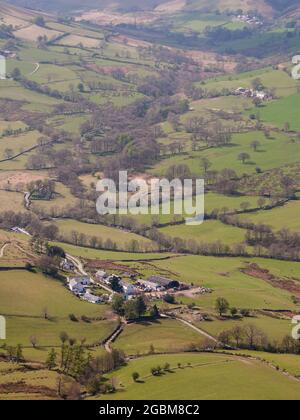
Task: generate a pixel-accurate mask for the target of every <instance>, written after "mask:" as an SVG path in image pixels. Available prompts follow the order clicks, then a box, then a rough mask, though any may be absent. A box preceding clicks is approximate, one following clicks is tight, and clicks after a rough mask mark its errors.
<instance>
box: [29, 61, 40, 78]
mask: <svg viewBox="0 0 300 420" xmlns="http://www.w3.org/2000/svg"><path fill="white" fill-rule="evenodd" d="M34 65H35V69H34V70H33V71H32V72H31V73H29V74H28V76H33V75H34V74H35V73H36V72H38V71H39V69H40V63H34Z"/></svg>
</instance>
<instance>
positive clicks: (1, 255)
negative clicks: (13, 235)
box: [0, 242, 9, 258]
mask: <svg viewBox="0 0 300 420" xmlns="http://www.w3.org/2000/svg"><path fill="white" fill-rule="evenodd" d="M8 245H9V242H6V243H5V244H4V245H2V248H1V249H0V258H3V256H4V251H5V249H6V248H7V247H8Z"/></svg>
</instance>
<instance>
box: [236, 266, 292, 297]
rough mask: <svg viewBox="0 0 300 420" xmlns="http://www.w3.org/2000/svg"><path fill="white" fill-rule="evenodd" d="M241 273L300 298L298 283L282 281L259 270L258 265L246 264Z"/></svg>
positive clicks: (264, 270) (288, 280)
mask: <svg viewBox="0 0 300 420" xmlns="http://www.w3.org/2000/svg"><path fill="white" fill-rule="evenodd" d="M241 272H242V273H244V274H247V275H248V276H251V277H254V278H257V279H261V280H264V281H266V282H268V283H269V284H271V285H272V286H273V287H276V288H278V289H283V290H287V291H288V292H291V293H293V294H294V295H295V296H297V297H298V298H299V297H300V283H299V281H298V282H297V281H295V280H293V279H282V278H280V277H276V276H274V275H273V274H272V273H270V271H269V270H266V269H263V268H261V267H260V266H259V265H258V264H248V266H247V267H246V268H242V269H241Z"/></svg>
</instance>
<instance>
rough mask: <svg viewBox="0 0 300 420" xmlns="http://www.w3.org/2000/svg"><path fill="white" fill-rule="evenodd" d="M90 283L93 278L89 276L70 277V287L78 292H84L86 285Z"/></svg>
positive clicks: (72, 290) (74, 291)
mask: <svg viewBox="0 0 300 420" xmlns="http://www.w3.org/2000/svg"><path fill="white" fill-rule="evenodd" d="M90 284H91V279H90V278H89V277H88V276H79V277H72V278H71V279H69V289H70V290H71V292H73V293H76V294H79V293H83V292H84V291H85V288H86V286H89V285H90Z"/></svg>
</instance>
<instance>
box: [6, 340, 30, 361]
mask: <svg viewBox="0 0 300 420" xmlns="http://www.w3.org/2000/svg"><path fill="white" fill-rule="evenodd" d="M2 349H3V350H4V351H5V352H6V354H7V358H8V360H9V361H10V362H12V363H22V362H24V360H25V359H24V356H23V348H22V346H21V344H18V345H17V346H8V345H7V344H4V345H3V346H2Z"/></svg>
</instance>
